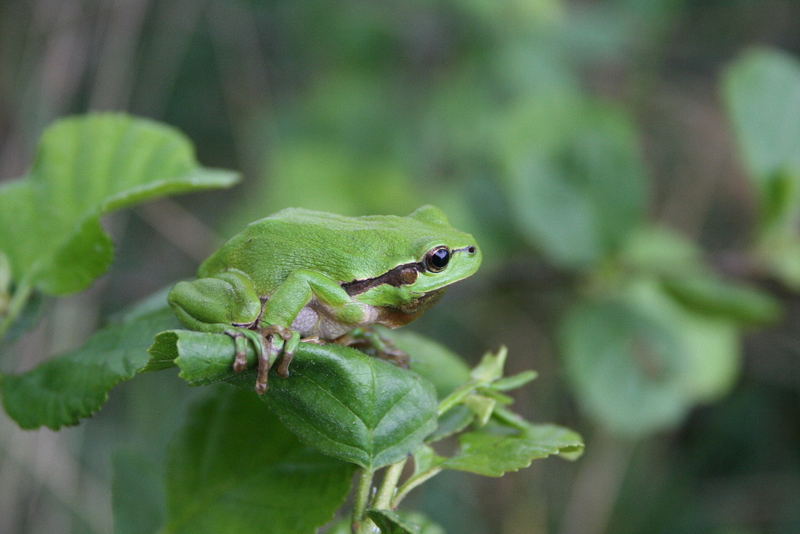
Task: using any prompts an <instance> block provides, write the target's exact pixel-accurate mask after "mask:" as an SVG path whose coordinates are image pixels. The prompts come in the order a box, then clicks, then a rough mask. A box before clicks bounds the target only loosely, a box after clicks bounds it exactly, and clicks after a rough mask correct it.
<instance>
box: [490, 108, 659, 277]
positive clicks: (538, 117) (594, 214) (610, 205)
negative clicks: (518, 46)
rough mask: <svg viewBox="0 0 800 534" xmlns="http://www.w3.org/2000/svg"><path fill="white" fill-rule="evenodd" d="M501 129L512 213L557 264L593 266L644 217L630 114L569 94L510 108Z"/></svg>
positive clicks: (642, 181)
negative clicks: (572, 96) (568, 95)
mask: <svg viewBox="0 0 800 534" xmlns="http://www.w3.org/2000/svg"><path fill="white" fill-rule="evenodd" d="M503 119H504V120H503V121H502V124H503V128H502V129H501V131H500V132H499V133H498V134H497V139H498V141H499V142H500V143H502V146H501V147H500V148H499V151H500V153H501V154H503V155H504V164H505V169H506V172H505V175H504V179H505V185H506V188H507V196H508V202H509V204H510V207H511V214H512V216H513V218H514V220H515V222H516V226H517V228H518V229H519V230H520V232H521V233H522V234H523V236H524V237H526V238H527V239H528V241H529V242H530V243H531V244H532V245H534V246H537V247H539V248H540V249H541V250H542V252H543V253H544V254H545V255H546V256H547V257H548V258H549V259H550V260H551V261H553V262H555V263H557V264H559V265H562V266H565V267H568V268H586V267H587V266H590V265H592V264H595V263H596V262H598V261H600V260H601V259H602V258H604V257H606V256H607V255H608V254H610V253H612V252H614V251H616V250H617V249H618V248H619V247H620V246H621V245H622V243H624V241H625V239H626V238H627V236H628V234H629V233H630V231H631V230H632V229H633V228H636V227H637V226H638V225H639V223H641V222H642V220H643V218H644V212H645V208H646V200H647V199H646V183H647V179H646V175H645V172H644V166H643V164H642V162H641V158H640V155H639V149H638V145H637V141H636V135H635V131H634V129H633V127H632V125H631V123H630V121H629V119H628V117H627V116H626V115H625V114H624V113H622V112H621V111H619V110H616V109H614V108H612V107H610V106H608V105H604V104H601V103H592V102H586V101H583V100H578V99H575V98H570V97H563V98H556V99H540V98H537V99H531V100H528V101H523V102H522V103H521V104H519V105H518V106H515V107H513V108H511V109H510V110H509V115H508V116H507V117H504V118H503Z"/></svg>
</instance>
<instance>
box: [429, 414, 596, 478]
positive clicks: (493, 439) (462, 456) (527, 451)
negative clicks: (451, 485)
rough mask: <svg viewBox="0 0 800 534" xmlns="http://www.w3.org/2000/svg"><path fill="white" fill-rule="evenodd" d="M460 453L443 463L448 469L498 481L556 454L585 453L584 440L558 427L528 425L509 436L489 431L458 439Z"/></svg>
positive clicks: (472, 433) (506, 433) (471, 433)
mask: <svg viewBox="0 0 800 534" xmlns="http://www.w3.org/2000/svg"><path fill="white" fill-rule="evenodd" d="M458 441H459V444H460V447H459V450H458V452H456V454H455V455H454V456H452V457H450V458H447V459H445V460H444V461H442V462H441V464H440V466H441V467H443V468H446V469H455V470H458V471H468V472H470V473H476V474H478V475H484V476H489V477H499V476H503V474H505V473H507V472H509V471H518V470H520V469H522V468H525V467H528V466H529V465H530V464H531V462H533V460H538V459H541V458H546V457H548V456H551V455H554V454H574V453H577V452H580V451H582V450H583V441H582V440H581V437H580V436H579V435H578V434H576V433H575V432H573V431H572V430H568V429H566V428H562V427H560V426H555V425H529V426H528V428H526V429H525V430H522V431H518V432H514V433H508V432H496V431H492V429H489V428H488V427H487V428H485V429H483V430H480V431H475V432H467V433H465V434H462V435H461V436H459V438H458Z"/></svg>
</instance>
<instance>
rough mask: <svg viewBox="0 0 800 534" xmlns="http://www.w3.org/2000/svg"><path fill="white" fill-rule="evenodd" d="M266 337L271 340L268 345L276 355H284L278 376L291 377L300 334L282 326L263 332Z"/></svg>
mask: <svg viewBox="0 0 800 534" xmlns="http://www.w3.org/2000/svg"><path fill="white" fill-rule="evenodd" d="M261 332H262V334H263V335H264V337H265V338H266V339H267V340H269V341H268V345H269V346H272V347H273V348H274V349H275V353H276V354H282V356H281V361H280V363H279V364H278V368H277V369H276V370H275V372H276V373H278V376H281V377H283V378H288V377H289V365H291V363H292V359H294V353H295V351H296V350H297V346H298V345H299V344H300V332H297V331H295V330H292V329H291V328H287V327H285V326H280V325H269V326H267V327H265V328H263V329H262V330H261Z"/></svg>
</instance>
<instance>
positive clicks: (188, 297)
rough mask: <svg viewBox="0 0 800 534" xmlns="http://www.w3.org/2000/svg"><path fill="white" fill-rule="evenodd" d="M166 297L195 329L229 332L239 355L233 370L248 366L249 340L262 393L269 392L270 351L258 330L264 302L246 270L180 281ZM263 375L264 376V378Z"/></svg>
mask: <svg viewBox="0 0 800 534" xmlns="http://www.w3.org/2000/svg"><path fill="white" fill-rule="evenodd" d="M167 300H168V302H169V304H170V306H172V309H173V310H174V311H175V315H177V316H178V318H179V319H180V320H181V322H183V323H184V324H185V325H186V326H188V327H189V328H191V329H192V330H198V331H201V332H213V333H221V334H227V335H229V336H231V337H232V338H233V341H234V345H235V347H236V356H235V359H234V362H233V370H234V371H235V372H237V373H239V372H242V371H244V369H245V368H246V367H247V343H248V342H249V343H250V344H252V346H253V349H254V350H255V353H256V355H257V356H258V370H259V372H258V375H259V379H258V385H257V387H256V390H257V391H259V393H263V392H264V391H266V386H267V378H266V377H267V372H268V371H269V366H270V358H269V356H270V352H269V351H268V348H267V347H266V346H265V345H264V339H263V337H262V334H261V333H259V332H258V331H257V330H255V329H256V328H257V326H258V322H259V318H260V316H261V311H262V301H261V299H260V298H259V296H258V293H257V292H256V290H255V286H254V284H253V281H252V280H251V279H250V277H249V276H247V275H246V274H245V273H243V272H241V271H236V270H230V271H226V272H223V273H219V274H216V275H214V276H212V277H208V278H199V279H197V280H192V281H190V282H178V283H177V284H176V285H175V287H173V288H172V290H171V291H170V292H169V296H168V297H167ZM262 377H263V379H262Z"/></svg>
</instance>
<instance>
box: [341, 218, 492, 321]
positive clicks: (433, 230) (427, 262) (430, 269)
mask: <svg viewBox="0 0 800 534" xmlns="http://www.w3.org/2000/svg"><path fill="white" fill-rule="evenodd" d="M391 222H392V223H396V224H398V234H397V235H395V236H394V241H395V243H397V244H400V243H402V245H401V246H402V249H403V251H402V252H403V253H402V254H399V253H398V254H397V258H398V261H397V262H396V263H395V264H394V265H393V266H391V267H388V266H387V269H386V270H385V271H384V272H383V273H382V274H381V275H380V276H377V277H372V278H369V279H364V280H355V281H353V282H350V283H348V284H345V285H344V287H345V289H347V291H348V293H350V294H351V295H360V297H359V300H361V301H362V302H366V303H368V304H374V305H379V306H388V307H393V308H400V309H407V310H416V308H417V307H418V306H417V304H421V303H423V302H428V301H431V302H432V301H433V300H435V299H434V298H433V297H434V296H435V295H438V294H440V293H441V291H440V290H442V289H444V288H446V287H447V286H449V285H450V284H453V283H455V282H458V281H459V280H463V279H465V278H467V277H469V276H471V275H472V274H473V273H474V272H475V271H477V270H478V267H479V266H480V264H481V258H482V256H481V251H480V248H478V244H477V243H476V241H475V238H474V237H472V236H471V235H470V234H467V233H465V232H461V231H459V230H456V229H455V228H453V227H452V226H451V225H450V222H449V221H448V220H447V217H446V216H445V214H444V213H443V212H442V210H440V209H439V208H436V207H434V206H429V205H428V206H423V207H421V208H419V209H417V210H415V211H414V212H412V213H411V214H410V215H408V216H407V217H394V218H392V219H391ZM387 224H389V222H388V221H387ZM392 226H394V224H392Z"/></svg>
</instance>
